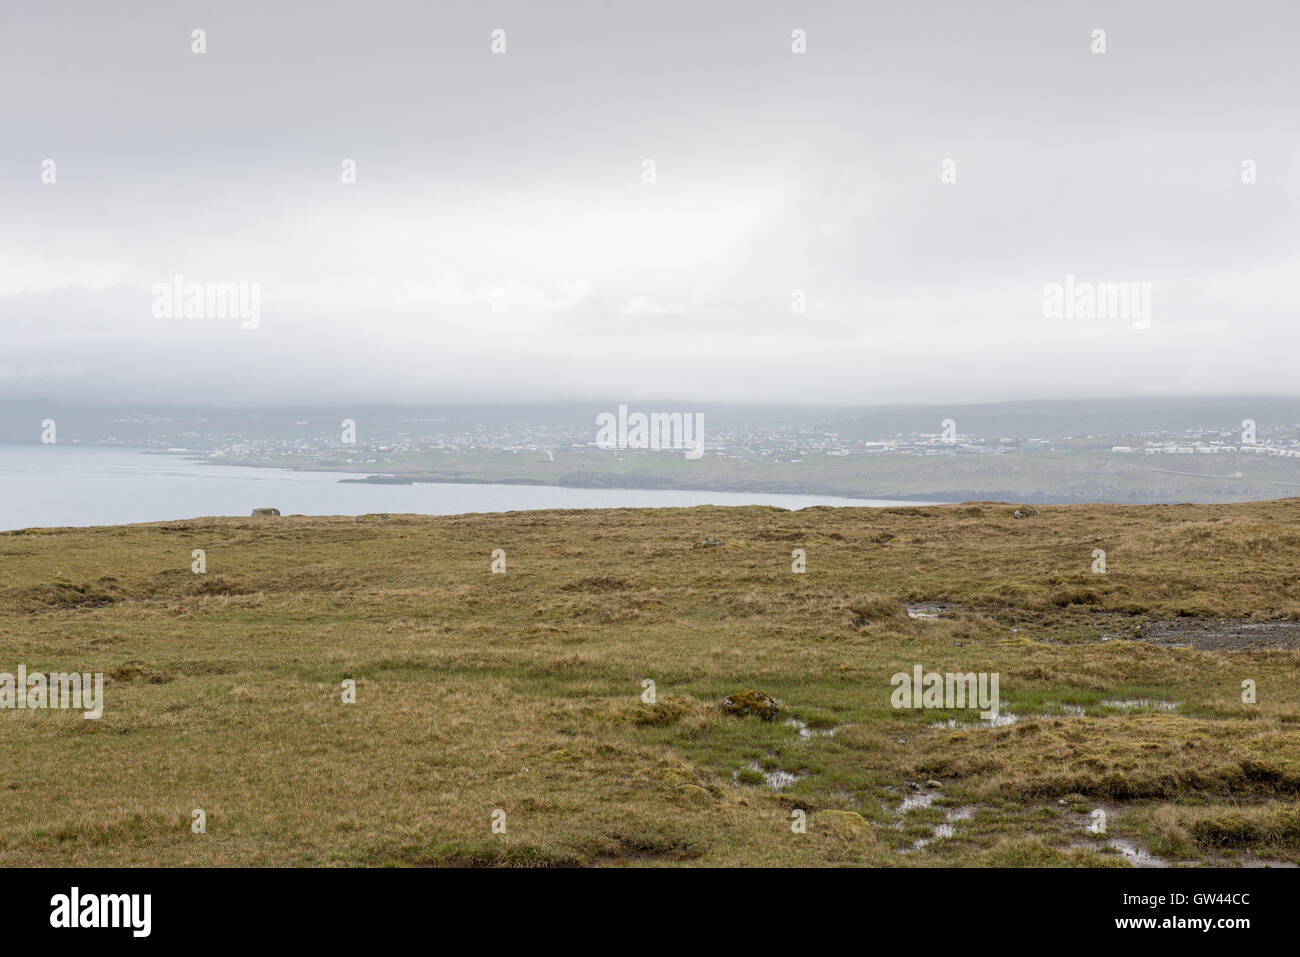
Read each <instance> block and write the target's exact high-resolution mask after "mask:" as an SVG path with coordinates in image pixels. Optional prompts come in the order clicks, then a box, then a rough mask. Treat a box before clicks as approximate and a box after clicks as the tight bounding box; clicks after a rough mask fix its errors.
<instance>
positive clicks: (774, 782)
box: [746, 761, 808, 791]
mask: <svg viewBox="0 0 1300 957" xmlns="http://www.w3.org/2000/svg"><path fill="white" fill-rule="evenodd" d="M746 767H748V768H749V769H750V770H751V771H757V772H758V773H759V774H761V775H763V783H764V784H766V785H767V786H768V787H770V788H771V789H772V790H774V791H780V790H783V789H785V788H788V787H792V786H793V785H794V784H795V782H796V781H802V780H803V779H804V778H806V777H807V776H808V775H806V774H792V773H791V772H789V771H781V770H779V769H778V770H775V771H764V770H763V767H762V765H760V764H759V763H758V762H757V761H750V762H749V764H747V765H746Z"/></svg>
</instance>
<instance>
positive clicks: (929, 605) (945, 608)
mask: <svg viewBox="0 0 1300 957" xmlns="http://www.w3.org/2000/svg"><path fill="white" fill-rule="evenodd" d="M906 607H907V617H908V618H916V619H918V620H920V621H929V620H931V619H934V618H938V617H939V616H940V615H942V614H945V613H947V612H950V611H952V610H953V609H954V608H958V607H960V606H958V605H953V604H949V603H947V602H942V601H922V602H917V603H916V604H914V605H908V606H906Z"/></svg>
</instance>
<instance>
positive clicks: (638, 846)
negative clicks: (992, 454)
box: [0, 499, 1300, 866]
mask: <svg viewBox="0 0 1300 957" xmlns="http://www.w3.org/2000/svg"><path fill="white" fill-rule="evenodd" d="M267 504H274V503H267ZM1012 512H1013V507H1012V506H1009V505H1002V504H991V503H975V504H968V505H954V506H942V507H921V508H890V509H808V510H804V511H800V512H786V511H781V510H777V509H768V508H736V509H725V508H695V509H674V510H617V511H551V512H514V513H507V514H498V515H467V516H453V517H420V516H398V515H395V516H365V517H362V518H357V519H353V518H304V517H284V518H269V519H256V520H255V519H249V518H215V519H198V520H193V521H183V522H170V523H164V524H154V525H135V526H126V527H110V528H96V529H54V530H47V529H40V530H29V531H23V532H11V533H5V534H0V672H16V670H17V667H18V665H19V664H23V665H26V667H27V669H28V670H29V671H73V670H76V671H91V672H95V671H100V672H103V673H104V674H105V699H106V701H105V708H104V715H103V717H102V718H101V719H100V720H98V721H94V720H85V719H83V718H82V716H81V714H80V713H76V712H68V711H54V710H47V711H18V710H0V755H3V761H0V863H3V864H5V865H10V866H13V865H58V864H77V865H98V864H108V865H117V864H122V865H125V864H135V865H145V864H160V865H250V864H251V865H281V864H308V865H426V864H433V865H444V864H447V865H450V864H462V865H463V864H506V865H551V864H556V865H564V864H597V865H599V864H629V863H631V864H641V863H653V864H659V863H666V864H702V865H772V864H790V865H802V864H866V865H884V866H894V865H898V866H924V865H933V864H959V865H1013V866H1014V865H1081V866H1100V865H1117V866H1124V865H1125V864H1126V863H1128V862H1129V861H1130V859H1132V858H1133V857H1134V856H1135V855H1144V854H1146V853H1149V854H1151V855H1155V856H1156V857H1157V858H1160V859H1162V860H1164V861H1167V862H1169V863H1173V864H1184V863H1204V862H1208V863H1220V862H1222V863H1229V864H1234V863H1239V864H1246V863H1254V862H1257V861H1259V860H1264V861H1268V862H1297V861H1300V811H1298V810H1297V804H1296V798H1297V793H1298V792H1300V641H1298V640H1297V635H1298V634H1300V575H1297V555H1298V554H1300V499H1292V500H1285V501H1275V502H1263V503H1254V504H1233V505H1198V506H1144V507H1134V506H1060V507H1053V508H1042V509H1040V510H1039V511H1038V513H1037V514H1035V515H1031V516H1029V517H1027V518H1015V517H1013V515H1012ZM706 537H716V538H717V539H719V540H720V541H721V544H720V545H716V546H711V547H698V543H700V542H701V541H702V540H703V539H705V538H706ZM193 549H204V550H205V551H206V562H207V572H206V574H202V575H199V574H195V573H193V572H192V571H191V562H192V558H191V552H192V550H193ZM494 549H503V550H504V551H505V553H506V572H505V573H504V574H493V573H492V572H491V570H490V566H491V562H492V552H493V550H494ZM794 549H804V550H805V551H806V555H807V572H806V573H804V574H795V573H793V572H792V570H791V565H792V562H793V560H794V559H793V558H792V555H791V553H792V551H793V550H794ZM1094 549H1104V550H1105V552H1106V571H1105V573H1104V574H1098V573H1094V572H1093V571H1092V566H1093V563H1094V555H1093V551H1094ZM920 602H933V603H943V607H938V608H934V609H932V611H933V612H935V613H937V615H938V617H935V618H933V619H914V618H912V617H909V614H908V612H907V610H906V609H905V607H904V606H905V603H913V604H916V603H920ZM1222 619H1243V621H1230V622H1226V623H1225V622H1223V621H1222ZM1245 619H1256V620H1257V621H1258V620H1268V621H1273V622H1284V623H1283V624H1277V625H1273V626H1267V627H1262V626H1260V625H1258V624H1257V623H1253V622H1250V621H1244V620H1245ZM1234 629H1235V630H1234ZM1229 632H1231V633H1232V634H1234V635H1238V636H1240V635H1241V634H1247V635H1260V636H1262V637H1258V638H1251V639H1249V640H1247V641H1245V642H1244V643H1243V642H1241V641H1237V640H1235V639H1231V638H1229V637H1224V636H1225V635H1228V634H1229ZM1184 634H1185V635H1186V636H1187V640H1186V641H1185V642H1184V641H1183V640H1182V637H1181V636H1183V635H1184ZM1152 636H1158V637H1159V640H1158V641H1157V640H1146V639H1151V638H1152ZM1103 638H1105V639H1106V640H1102V639H1103ZM1185 644H1193V645H1195V646H1196V647H1184V646H1183V645H1185ZM916 665H921V666H922V667H923V668H924V669H925V670H927V671H940V672H996V673H997V674H998V675H999V676H1000V691H1001V698H1002V712H1003V714H1004V715H1005V714H1007V713H1010V714H1014V715H1015V720H1014V721H1013V722H1011V723H1007V724H1004V725H1001V726H989V725H988V724H987V723H983V722H981V721H980V719H979V718H978V716H977V715H976V714H975V713H974V712H972V711H958V710H943V709H939V710H935V709H929V710H896V709H894V708H892V707H891V705H890V697H891V693H892V691H893V688H892V687H891V685H890V677H891V675H893V674H894V673H896V672H900V671H901V672H908V673H910V672H911V671H912V669H913V667H914V666H916ZM345 679H353V680H355V682H356V702H355V704H345V703H343V701H342V696H343V691H342V688H341V684H342V683H343V682H344V680H345ZM647 679H648V680H651V681H653V682H654V683H655V695H656V700H655V703H653V704H649V703H645V702H644V701H643V700H642V696H643V682H644V681H646V680H647ZM1247 679H1249V680H1251V681H1253V682H1254V683H1255V686H1256V688H1257V701H1256V703H1254V704H1248V703H1244V702H1243V700H1242V682H1243V681H1245V680H1247ZM750 689H757V690H762V691H765V692H767V693H769V694H771V695H773V696H774V697H776V698H777V699H779V701H780V702H781V703H782V706H783V710H782V713H781V714H780V715H779V716H778V718H777V719H776V720H772V721H763V720H760V719H758V718H755V717H735V716H732V715H728V714H725V713H723V711H722V709H721V708H720V706H719V702H720V699H721V698H722V697H723V696H724V695H727V694H730V693H733V692H742V691H746V690H750ZM949 719H953V720H952V722H951V723H950V722H949ZM830 732H833V733H830ZM780 772H785V774H781V773H780ZM199 808H201V809H203V811H204V813H205V815H206V823H207V830H206V833H204V834H195V833H193V832H192V830H191V815H192V812H193V811H194V810H195V809H199ZM496 811H502V812H504V824H505V832H504V833H496V832H494V830H493V819H494V812H496ZM1099 811H1100V812H1102V814H1104V821H1105V824H1106V832H1105V834H1096V833H1091V832H1089V831H1088V830H1086V829H1087V828H1088V827H1089V826H1090V825H1094V824H1095V822H1096V821H1097V820H1098V817H1097V812H1099ZM796 812H804V813H803V814H799V813H796ZM800 818H803V819H804V821H805V822H806V827H805V828H804V829H803V830H804V832H803V833H798V832H797V830H798V828H795V827H792V825H793V824H797V823H798V821H799V820H800ZM497 820H498V821H501V820H502V818H501V816H500V815H497ZM1121 850H1127V851H1128V852H1129V853H1128V854H1125V853H1121Z"/></svg>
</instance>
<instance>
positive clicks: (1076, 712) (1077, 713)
mask: <svg viewBox="0 0 1300 957" xmlns="http://www.w3.org/2000/svg"><path fill="white" fill-rule="evenodd" d="M1043 707H1045V708H1060V709H1061V713H1060V714H1040V715H1039V717H1040V718H1060V717H1064V716H1065V715H1069V716H1071V717H1073V718H1083V717H1086V716H1087V714H1088V709H1087V708H1085V707H1084V706H1083V705H1081V704H1058V703H1057V702H1055V701H1044V702H1043Z"/></svg>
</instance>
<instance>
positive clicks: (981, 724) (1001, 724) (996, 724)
mask: <svg viewBox="0 0 1300 957" xmlns="http://www.w3.org/2000/svg"><path fill="white" fill-rule="evenodd" d="M1019 720H1020V717H1019V716H1018V715H1014V714H1011V713H1007V714H1000V715H998V716H997V717H996V718H980V719H979V720H978V721H958V720H957V719H956V718H949V719H948V720H947V721H936V722H935V723H934V724H932V725H930V727H932V728H1005V727H1006V726H1007V725H1009V724H1015V723H1016V722H1017V721H1019Z"/></svg>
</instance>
